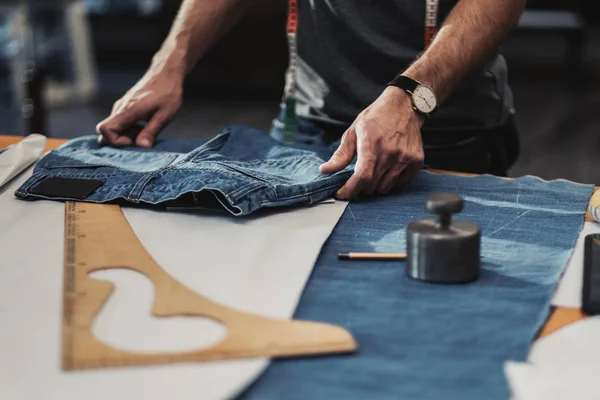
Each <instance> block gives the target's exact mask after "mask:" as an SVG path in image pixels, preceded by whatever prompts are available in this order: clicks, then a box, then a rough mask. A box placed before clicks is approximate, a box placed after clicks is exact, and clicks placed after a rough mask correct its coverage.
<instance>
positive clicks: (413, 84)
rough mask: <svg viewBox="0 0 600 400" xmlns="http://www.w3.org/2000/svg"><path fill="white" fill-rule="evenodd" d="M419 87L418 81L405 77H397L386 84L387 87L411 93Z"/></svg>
mask: <svg viewBox="0 0 600 400" xmlns="http://www.w3.org/2000/svg"><path fill="white" fill-rule="evenodd" d="M419 85H420V83H419V82H418V81H416V80H414V79H412V78H409V77H408V76H405V75H397V76H396V77H395V78H394V79H392V80H391V81H390V82H389V83H388V86H396V87H399V88H400V89H403V90H406V91H409V92H411V93H412V92H414V91H415V89H416V88H417V86H419Z"/></svg>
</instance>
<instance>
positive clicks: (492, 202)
mask: <svg viewBox="0 0 600 400" xmlns="http://www.w3.org/2000/svg"><path fill="white" fill-rule="evenodd" d="M463 200H465V201H470V202H473V203H477V204H480V205H482V206H490V207H503V208H520V209H523V208H527V209H528V210H529V211H542V212H547V213H551V214H565V215H571V214H581V211H580V210H574V211H569V210H559V209H556V208H546V207H537V206H532V205H528V204H521V203H519V204H516V203H514V202H512V201H503V200H484V199H480V198H477V197H470V196H464V197H463Z"/></svg>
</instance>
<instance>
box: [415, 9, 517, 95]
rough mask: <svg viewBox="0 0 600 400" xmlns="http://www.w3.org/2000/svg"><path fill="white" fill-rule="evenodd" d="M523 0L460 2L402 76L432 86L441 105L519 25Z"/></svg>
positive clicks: (483, 63) (482, 64) (484, 62)
mask: <svg viewBox="0 0 600 400" xmlns="http://www.w3.org/2000/svg"><path fill="white" fill-rule="evenodd" d="M524 7H525V0H504V1H498V0H460V1H459V2H458V3H457V4H456V6H454V9H453V10H452V11H451V12H450V14H449V15H448V17H447V18H446V20H445V21H444V23H443V24H442V25H441V27H440V29H439V31H438V34H437V35H436V37H435V38H434V40H433V41H432V43H431V45H430V46H429V47H428V48H427V49H426V50H425V52H424V53H423V54H422V56H421V57H419V59H417V60H416V61H415V62H414V63H413V64H412V65H411V66H410V67H409V68H407V69H406V71H404V74H405V75H407V76H409V77H411V78H413V79H416V80H418V81H420V82H421V83H423V84H426V85H428V86H431V87H432V88H433V90H434V91H435V92H436V97H437V101H438V103H443V102H444V101H445V100H446V99H447V98H448V97H449V96H450V95H451V94H452V93H453V92H454V91H455V90H456V88H457V87H458V86H460V85H461V84H462V83H463V82H464V81H465V80H467V79H469V78H470V77H471V76H472V74H473V73H476V72H478V71H480V69H481V68H482V67H483V66H484V65H485V64H486V62H487V61H488V58H489V56H490V54H492V52H493V51H494V50H495V49H496V48H497V47H498V46H499V45H500V43H501V42H502V41H503V40H504V39H505V38H506V36H507V35H508V33H509V32H510V30H511V29H512V28H513V27H514V26H515V24H516V23H517V22H518V20H519V17H520V15H521V13H522V11H523V9H524Z"/></svg>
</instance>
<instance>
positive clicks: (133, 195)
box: [127, 174, 157, 203]
mask: <svg viewBox="0 0 600 400" xmlns="http://www.w3.org/2000/svg"><path fill="white" fill-rule="evenodd" d="M156 178H157V176H156V175H155V174H147V175H144V176H143V177H142V179H140V180H139V181H137V183H136V184H135V186H134V187H133V189H131V192H130V193H129V195H128V196H127V200H129V201H132V202H134V203H137V202H138V201H139V200H140V197H141V196H142V192H143V191H144V188H145V187H146V185H147V184H148V182H150V181H151V180H153V179H156Z"/></svg>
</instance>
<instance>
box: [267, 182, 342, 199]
mask: <svg viewBox="0 0 600 400" xmlns="http://www.w3.org/2000/svg"><path fill="white" fill-rule="evenodd" d="M339 185H340V184H339V183H337V184H335V185H331V186H327V187H324V188H321V189H317V190H313V191H310V192H307V193H302V194H298V195H294V196H289V197H278V198H277V200H291V199H296V198H298V197H304V196H311V195H313V194H315V193H320V192H324V191H326V190H329V189H333V188H335V187H337V186H339Z"/></svg>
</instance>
